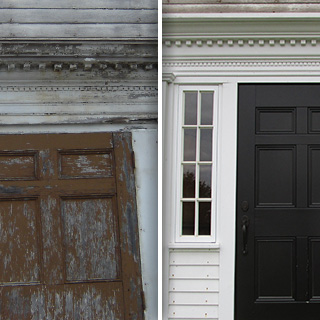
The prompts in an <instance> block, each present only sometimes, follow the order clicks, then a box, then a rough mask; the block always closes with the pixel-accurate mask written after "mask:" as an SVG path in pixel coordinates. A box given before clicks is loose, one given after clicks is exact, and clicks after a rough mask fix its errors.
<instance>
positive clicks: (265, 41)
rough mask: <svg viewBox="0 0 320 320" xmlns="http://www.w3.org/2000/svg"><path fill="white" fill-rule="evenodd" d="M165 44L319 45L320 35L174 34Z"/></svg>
mask: <svg viewBox="0 0 320 320" xmlns="http://www.w3.org/2000/svg"><path fill="white" fill-rule="evenodd" d="M172 38H173V39H172ZM163 44H164V45H165V46H166V47H172V46H175V47H185V46H187V47H189V48H190V47H192V46H198V47H202V46H207V47H217V46H218V47H224V46H229V47H233V46H235V47H243V46H250V47H255V46H260V47H264V46H271V47H273V46H275V45H280V46H282V47H283V46H292V47H294V46H302V47H305V46H319V44H320V37H314V36H310V37H304V38H301V37H289V36H286V37H284V36H279V37H273V38H270V36H268V35H267V36H265V37H263V36H261V35H260V36H257V37H252V36H251V35H250V36H247V37H243V38H239V37H238V36H227V37H223V38H221V37H218V36H216V37H202V36H198V37H194V36H187V39H185V36H180V37H176V36H172V37H168V36H167V37H164V38H163Z"/></svg>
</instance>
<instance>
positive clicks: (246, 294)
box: [235, 84, 320, 320]
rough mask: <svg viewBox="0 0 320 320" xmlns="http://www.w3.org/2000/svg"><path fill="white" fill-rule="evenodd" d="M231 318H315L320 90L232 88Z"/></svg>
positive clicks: (319, 258) (319, 276)
mask: <svg viewBox="0 0 320 320" xmlns="http://www.w3.org/2000/svg"><path fill="white" fill-rule="evenodd" d="M238 130H239V132H238V134H239V138H238V174H237V176H238V180H237V181H238V182H237V183H238V185H237V222H236V223H237V228H236V230H237V253H236V306H235V314H236V319H237V320H319V319H320V85H318V84H308V85H306V84H272V85H270V84H260V85H251V84H246V85H239V128H238Z"/></svg>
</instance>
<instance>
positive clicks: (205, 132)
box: [200, 129, 212, 161]
mask: <svg viewBox="0 0 320 320" xmlns="http://www.w3.org/2000/svg"><path fill="white" fill-rule="evenodd" d="M211 160H212V129H200V161H211Z"/></svg>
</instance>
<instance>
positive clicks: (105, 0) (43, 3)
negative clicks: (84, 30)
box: [0, 0, 158, 9]
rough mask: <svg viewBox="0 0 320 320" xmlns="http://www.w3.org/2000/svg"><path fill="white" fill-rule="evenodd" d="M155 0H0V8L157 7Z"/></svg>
mask: <svg viewBox="0 0 320 320" xmlns="http://www.w3.org/2000/svg"><path fill="white" fill-rule="evenodd" d="M157 6H158V1H157V0H139V1H136V0H90V1H88V0H67V1H66V0H0V8H114V9H116V8H136V9H138V8H140V9H143V8H146V9H150V8H157Z"/></svg>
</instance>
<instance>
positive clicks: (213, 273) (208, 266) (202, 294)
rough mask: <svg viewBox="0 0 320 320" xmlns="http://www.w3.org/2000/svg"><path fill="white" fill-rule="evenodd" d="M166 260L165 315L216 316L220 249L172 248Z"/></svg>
mask: <svg viewBox="0 0 320 320" xmlns="http://www.w3.org/2000/svg"><path fill="white" fill-rule="evenodd" d="M169 261H170V265H169V308H168V319H184V320H189V319H190V320H191V319H198V320H200V319H210V320H217V319H218V312H219V252H218V251H217V250H209V249H208V250H198V251H197V250H194V249H192V250H191V249H189V250H187V249H172V250H171V251H170V257H169Z"/></svg>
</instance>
